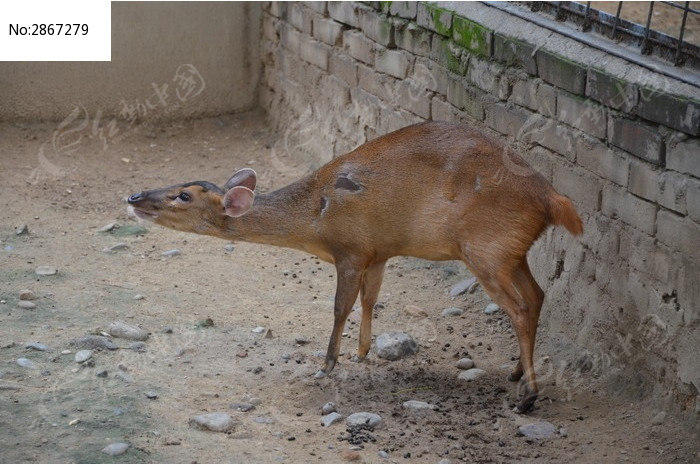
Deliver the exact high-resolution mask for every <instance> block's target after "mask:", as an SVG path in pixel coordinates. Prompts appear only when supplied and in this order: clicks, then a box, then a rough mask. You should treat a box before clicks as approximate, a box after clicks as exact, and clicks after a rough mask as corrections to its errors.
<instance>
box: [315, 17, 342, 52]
mask: <svg viewBox="0 0 700 464" xmlns="http://www.w3.org/2000/svg"><path fill="white" fill-rule="evenodd" d="M314 38H315V39H317V40H320V41H321V42H325V43H327V44H328V45H337V46H340V45H342V44H343V25H342V24H341V23H339V22H336V21H333V20H332V19H328V18H322V17H320V16H316V17H314Z"/></svg>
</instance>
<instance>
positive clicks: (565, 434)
mask: <svg viewBox="0 0 700 464" xmlns="http://www.w3.org/2000/svg"><path fill="white" fill-rule="evenodd" d="M559 435H561V436H562V437H564V438H566V437H568V436H569V431H568V430H566V427H560V428H559Z"/></svg>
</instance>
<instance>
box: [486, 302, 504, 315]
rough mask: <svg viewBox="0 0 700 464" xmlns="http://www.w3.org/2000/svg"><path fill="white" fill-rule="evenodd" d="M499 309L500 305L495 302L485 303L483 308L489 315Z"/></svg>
mask: <svg viewBox="0 0 700 464" xmlns="http://www.w3.org/2000/svg"><path fill="white" fill-rule="evenodd" d="M499 309H501V307H500V306H498V305H497V304H496V303H489V304H488V305H486V309H484V313H485V314H488V315H491V314H493V313H495V312H497V311H498V310H499Z"/></svg>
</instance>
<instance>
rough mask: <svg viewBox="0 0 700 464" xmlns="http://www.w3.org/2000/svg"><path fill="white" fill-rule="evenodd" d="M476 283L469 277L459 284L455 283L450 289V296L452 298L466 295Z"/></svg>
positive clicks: (474, 279) (474, 278) (473, 278)
mask: <svg viewBox="0 0 700 464" xmlns="http://www.w3.org/2000/svg"><path fill="white" fill-rule="evenodd" d="M475 283H476V277H470V278H469V279H465V280H463V281H461V282H457V283H456V284H454V285H453V286H452V288H450V296H451V297H452V298H454V297H456V296H459V295H461V294H463V293H466V292H467V291H468V290H469V289H470V288H472V286H473V285H474V284H475Z"/></svg>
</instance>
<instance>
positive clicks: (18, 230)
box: [15, 224, 29, 235]
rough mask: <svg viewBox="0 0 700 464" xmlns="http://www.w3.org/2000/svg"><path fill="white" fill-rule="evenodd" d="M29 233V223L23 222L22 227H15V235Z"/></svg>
mask: <svg viewBox="0 0 700 464" xmlns="http://www.w3.org/2000/svg"><path fill="white" fill-rule="evenodd" d="M28 233H29V227H28V226H27V224H23V225H22V226H21V227H18V228H16V229H15V235H26V234H28Z"/></svg>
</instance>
